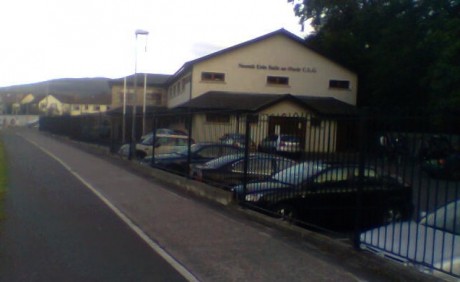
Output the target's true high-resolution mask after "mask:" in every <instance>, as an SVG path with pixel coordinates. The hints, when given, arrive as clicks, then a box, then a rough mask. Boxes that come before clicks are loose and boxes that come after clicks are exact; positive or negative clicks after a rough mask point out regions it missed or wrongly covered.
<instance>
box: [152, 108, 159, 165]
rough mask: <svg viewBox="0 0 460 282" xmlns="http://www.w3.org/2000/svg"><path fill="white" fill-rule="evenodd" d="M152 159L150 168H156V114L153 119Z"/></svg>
mask: <svg viewBox="0 0 460 282" xmlns="http://www.w3.org/2000/svg"><path fill="white" fill-rule="evenodd" d="M152 119H153V120H152V157H151V158H150V166H151V167H154V166H155V142H156V139H157V121H158V119H157V117H156V116H155V114H154V115H153V117H152Z"/></svg>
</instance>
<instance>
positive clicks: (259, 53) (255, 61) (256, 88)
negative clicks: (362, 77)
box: [168, 36, 358, 107]
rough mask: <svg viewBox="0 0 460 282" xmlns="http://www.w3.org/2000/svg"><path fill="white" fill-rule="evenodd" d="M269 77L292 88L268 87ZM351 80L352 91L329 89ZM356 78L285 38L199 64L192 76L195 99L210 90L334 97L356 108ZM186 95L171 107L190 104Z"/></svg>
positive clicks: (169, 103)
mask: <svg viewBox="0 0 460 282" xmlns="http://www.w3.org/2000/svg"><path fill="white" fill-rule="evenodd" d="M202 72H217V73H224V74H225V81H224V82H221V81H217V82H215V81H202V80H201V73H202ZM267 76H283V77H289V85H276V86H274V85H268V84H267V83H266V80H267ZM331 79H334V80H347V81H350V89H347V90H336V89H330V88H329V80H331ZM357 83H358V82H357V76H356V75H355V74H354V73H352V72H351V71H349V70H347V69H345V68H343V67H341V66H340V65H338V64H335V63H334V62H332V61H330V60H328V59H326V58H325V57H323V56H321V55H318V54H317V53H315V52H313V51H311V50H309V49H307V48H306V47H304V46H303V45H301V44H299V43H298V42H295V41H292V40H290V39H287V38H286V37H283V36H275V37H272V38H268V39H267V40H264V41H261V42H257V43H253V44H250V45H247V46H245V47H244V48H239V49H236V50H233V51H231V52H227V53H224V54H222V55H220V56H216V57H214V58H211V59H209V60H206V61H203V62H200V63H197V64H196V65H195V66H194V68H193V74H192V84H193V88H192V98H195V97H197V96H199V95H201V94H203V93H206V92H208V91H212V90H214V91H232V92H248V93H273V94H286V93H290V94H293V95H304V96H320V97H334V98H336V99H338V100H340V101H343V102H346V103H349V104H351V105H356V95H357V91H356V90H357ZM188 95H189V94H188V93H186V92H183V93H181V95H180V96H179V97H176V98H175V99H174V100H171V101H168V107H174V106H177V105H180V104H181V103H184V102H186V101H188V99H189V97H188Z"/></svg>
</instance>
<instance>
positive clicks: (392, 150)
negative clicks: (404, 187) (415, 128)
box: [377, 132, 409, 162]
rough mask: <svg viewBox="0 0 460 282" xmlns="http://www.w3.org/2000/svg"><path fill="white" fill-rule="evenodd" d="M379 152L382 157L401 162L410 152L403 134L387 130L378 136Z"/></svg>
mask: <svg viewBox="0 0 460 282" xmlns="http://www.w3.org/2000/svg"><path fill="white" fill-rule="evenodd" d="M377 144H378V147H377V150H378V153H379V156H380V157H381V158H387V159H388V160H390V161H396V162H400V161H401V159H402V158H403V157H404V156H407V154H408V153H409V146H408V142H407V139H406V137H405V136H404V135H403V134H398V133H390V132H385V133H382V134H380V135H379V136H378V142H377Z"/></svg>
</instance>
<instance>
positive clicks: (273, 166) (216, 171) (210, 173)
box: [190, 153, 296, 189]
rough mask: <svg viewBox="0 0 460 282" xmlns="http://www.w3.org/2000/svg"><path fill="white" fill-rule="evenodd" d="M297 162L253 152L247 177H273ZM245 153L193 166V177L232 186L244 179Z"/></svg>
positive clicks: (227, 186)
mask: <svg viewBox="0 0 460 282" xmlns="http://www.w3.org/2000/svg"><path fill="white" fill-rule="evenodd" d="M295 163H296V162H295V161H293V160H290V159H287V158H283V157H280V156H276V155H271V154H264V153H251V154H249V156H248V162H247V174H246V179H247V180H248V181H250V180H259V179H265V178H269V177H271V176H272V175H273V174H275V173H277V172H279V171H281V170H283V169H286V168H288V167H290V166H292V165H294V164H295ZM244 169H245V155H244V154H235V155H228V156H224V157H220V158H217V159H214V160H212V161H209V162H206V163H204V164H202V165H196V166H192V168H191V171H190V174H191V176H192V177H193V178H195V179H197V180H200V181H204V182H208V183H211V184H214V185H216V186H219V187H223V188H227V189H230V187H232V186H234V185H237V184H240V183H242V182H243V181H244Z"/></svg>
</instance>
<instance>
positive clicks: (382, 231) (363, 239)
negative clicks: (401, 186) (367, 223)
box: [360, 200, 460, 281]
mask: <svg viewBox="0 0 460 282" xmlns="http://www.w3.org/2000/svg"><path fill="white" fill-rule="evenodd" d="M360 247H361V249H363V250H367V251H370V252H372V253H375V254H378V255H379V256H382V257H385V258H387V259H391V260H393V261H395V262H397V263H403V264H405V265H412V266H415V267H416V268H417V269H419V270H420V271H423V272H425V273H431V274H433V275H435V276H438V277H440V278H443V279H446V280H449V281H458V280H459V279H460V200H457V201H453V202H450V203H448V204H446V205H444V206H442V207H440V208H438V209H437V210H435V211H434V212H432V213H429V214H428V215H426V216H424V217H422V219H421V220H420V221H418V222H416V221H407V222H402V223H396V224H390V225H385V226H381V227H378V228H375V229H371V230H368V231H366V232H363V233H362V234H361V236H360Z"/></svg>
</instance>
